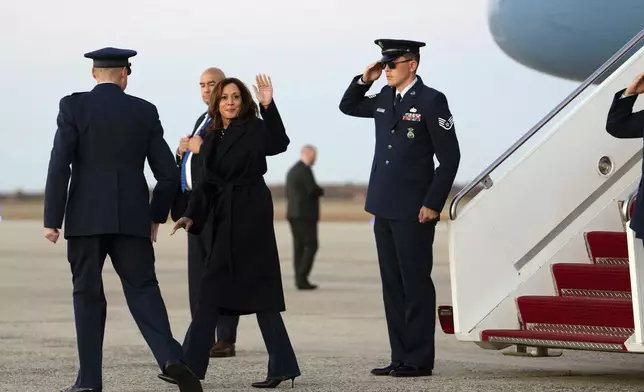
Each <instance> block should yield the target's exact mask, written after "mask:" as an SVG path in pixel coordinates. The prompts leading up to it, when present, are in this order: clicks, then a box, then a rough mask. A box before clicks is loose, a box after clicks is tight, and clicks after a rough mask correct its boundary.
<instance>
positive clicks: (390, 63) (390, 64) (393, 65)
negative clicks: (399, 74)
mask: <svg viewBox="0 0 644 392" xmlns="http://www.w3.org/2000/svg"><path fill="white" fill-rule="evenodd" d="M410 61H413V60H412V59H407V60H402V61H393V60H391V61H386V62H381V63H380V68H382V69H385V67H387V66H388V67H389V69H396V64H402V63H408V62H410Z"/></svg>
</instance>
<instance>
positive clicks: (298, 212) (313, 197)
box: [286, 144, 324, 290]
mask: <svg viewBox="0 0 644 392" xmlns="http://www.w3.org/2000/svg"><path fill="white" fill-rule="evenodd" d="M316 157H317V149H316V148H315V147H313V146H312V145H310V144H307V145H305V146H304V147H302V150H301V151H300V160H299V161H297V163H296V164H295V165H293V167H291V169H290V170H289V171H288V173H287V175H286V203H287V208H286V218H287V219H288V222H289V225H290V226H291V233H292V235H293V269H294V270H295V286H296V287H297V288H298V290H315V289H317V288H318V286H317V285H314V284H311V282H309V275H310V273H311V270H312V269H313V260H314V258H315V254H316V252H317V250H318V221H319V220H320V197H322V196H323V195H324V189H322V188H320V186H318V184H317V183H316V182H315V177H314V176H313V170H312V167H313V165H314V164H315V161H316Z"/></svg>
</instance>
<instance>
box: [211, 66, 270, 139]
mask: <svg viewBox="0 0 644 392" xmlns="http://www.w3.org/2000/svg"><path fill="white" fill-rule="evenodd" d="M231 83H234V84H235V85H237V88H238V89H239V91H240V93H241V99H242V106H241V109H240V111H239V115H237V118H238V119H240V120H242V121H244V122H245V121H246V120H248V119H250V118H253V117H255V118H256V117H258V113H259V110H258V108H257V104H256V103H255V101H254V100H253V96H252V95H251V94H250V90H248V87H246V85H245V84H244V83H243V82H242V81H241V80H239V79H237V78H225V79H223V80H221V81H220V82H218V83H217V84H216V85H215V88H214V89H213V91H212V93H211V94H210V102H209V103H208V115H209V116H210V118H212V119H213V121H211V122H210V126H208V129H209V130H214V129H220V128H222V126H223V122H222V119H221V114H220V113H219V101H221V96H222V95H223V93H224V87H226V86H227V85H229V84H231Z"/></svg>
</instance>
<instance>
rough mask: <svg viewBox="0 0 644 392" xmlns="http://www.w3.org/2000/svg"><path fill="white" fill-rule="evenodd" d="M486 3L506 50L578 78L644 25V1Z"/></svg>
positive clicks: (538, 66)
mask: <svg viewBox="0 0 644 392" xmlns="http://www.w3.org/2000/svg"><path fill="white" fill-rule="evenodd" d="M488 6H489V10H488V11H489V13H488V24H489V29H490V32H491V34H492V37H493V38H494V41H495V42H496V43H497V45H498V46H499V47H500V48H501V50H502V51H503V52H505V53H506V54H507V55H508V56H510V57H511V58H512V59H514V60H515V61H517V62H519V63H521V64H523V65H525V66H527V67H529V68H532V69H535V70H537V71H540V72H544V73H547V74H549V75H554V76H558V77H561V78H564V79H570V80H576V81H583V80H585V79H586V78H587V77H588V76H590V75H591V74H592V73H593V72H595V71H596V70H597V69H598V68H599V67H600V66H601V65H602V64H603V63H604V62H606V60H608V59H609V58H610V57H611V56H612V55H613V54H615V52H617V51H618V50H619V49H620V48H621V47H622V46H624V44H626V43H627V42H628V41H629V40H630V39H631V38H633V37H634V36H635V35H637V33H638V32H639V31H640V30H642V29H643V28H644V1H642V0H490V1H489V3H488ZM641 44H642V43H640V44H639V45H637V46H636V47H635V48H633V49H632V52H635V51H637V49H639V48H640V47H641ZM620 64H621V62H620V63H619V64H617V65H616V66H615V67H617V66H619V65H620ZM611 71H612V70H611ZM642 72H644V70H642ZM600 81H601V80H600Z"/></svg>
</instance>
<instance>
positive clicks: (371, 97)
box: [367, 94, 378, 99]
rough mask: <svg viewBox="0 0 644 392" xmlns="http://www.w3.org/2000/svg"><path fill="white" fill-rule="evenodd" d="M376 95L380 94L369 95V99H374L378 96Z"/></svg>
mask: <svg viewBox="0 0 644 392" xmlns="http://www.w3.org/2000/svg"><path fill="white" fill-rule="evenodd" d="M376 95H378V94H371V95H367V98H368V99H374V98H375V97H376Z"/></svg>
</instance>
